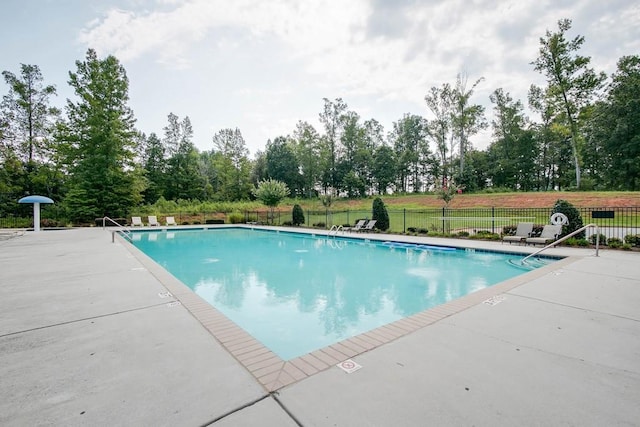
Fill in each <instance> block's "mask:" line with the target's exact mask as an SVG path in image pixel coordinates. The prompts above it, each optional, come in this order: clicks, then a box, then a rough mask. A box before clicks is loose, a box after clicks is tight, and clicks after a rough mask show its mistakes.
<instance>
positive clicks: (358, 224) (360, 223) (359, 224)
mask: <svg viewBox="0 0 640 427" xmlns="http://www.w3.org/2000/svg"><path fill="white" fill-rule="evenodd" d="M366 223H367V220H366V219H361V220H360V221H358V222H356V225H354V226H353V227H345V228H344V230H345V231H360V229H361V228H362V227H364V225H365V224H366Z"/></svg>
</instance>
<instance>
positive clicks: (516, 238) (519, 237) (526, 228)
mask: <svg viewBox="0 0 640 427" xmlns="http://www.w3.org/2000/svg"><path fill="white" fill-rule="evenodd" d="M532 231H533V223H532V222H521V223H520V224H518V228H516V234H515V235H513V236H504V237H503V238H502V242H503V243H504V242H509V244H511V243H512V242H518V243H522V242H523V241H524V240H525V239H526V238H527V237H531V232H532Z"/></svg>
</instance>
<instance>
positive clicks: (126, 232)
mask: <svg viewBox="0 0 640 427" xmlns="http://www.w3.org/2000/svg"><path fill="white" fill-rule="evenodd" d="M107 221H109V222H110V223H111V224H113V225H115V226H116V227H117V228H118V229H117V230H115V231H114V230H111V243H115V241H116V237H115V234H116V233H117V232H118V231H121V232H122V235H123V236H124V237H126V238H127V239H129V241H133V237H132V236H131V230H130V229H129V228H128V227H127V226H125V225H122V224H120V223H119V222H117V221H115V220H113V219H111V218H109V217H108V216H104V217H102V229H103V230H104V229H105V227H106V223H107Z"/></svg>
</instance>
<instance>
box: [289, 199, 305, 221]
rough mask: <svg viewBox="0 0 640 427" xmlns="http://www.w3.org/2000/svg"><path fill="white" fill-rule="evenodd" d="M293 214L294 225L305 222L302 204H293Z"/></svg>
mask: <svg viewBox="0 0 640 427" xmlns="http://www.w3.org/2000/svg"><path fill="white" fill-rule="evenodd" d="M291 216H292V218H293V220H292V221H291V222H292V223H293V225H301V224H304V211H303V210H302V207H300V205H298V204H295V205H293V211H292V212H291Z"/></svg>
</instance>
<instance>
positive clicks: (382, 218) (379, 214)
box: [371, 197, 389, 231]
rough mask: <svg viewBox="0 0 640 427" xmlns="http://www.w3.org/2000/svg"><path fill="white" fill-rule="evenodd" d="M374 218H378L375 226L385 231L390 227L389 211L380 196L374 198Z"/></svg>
mask: <svg viewBox="0 0 640 427" xmlns="http://www.w3.org/2000/svg"><path fill="white" fill-rule="evenodd" d="M372 210H373V212H372V216H371V218H372V219H375V220H376V225H375V228H377V229H379V230H382V231H385V230H388V229H389V213H388V212H387V208H386V206H385V205H384V202H383V201H382V199H381V198H380V197H376V198H375V199H373V209H372Z"/></svg>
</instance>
